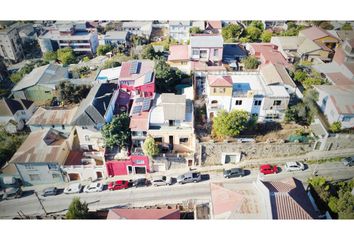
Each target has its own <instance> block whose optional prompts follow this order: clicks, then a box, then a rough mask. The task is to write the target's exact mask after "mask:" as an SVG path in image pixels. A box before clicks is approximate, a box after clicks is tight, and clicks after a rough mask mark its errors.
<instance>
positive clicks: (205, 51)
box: [200, 50, 208, 58]
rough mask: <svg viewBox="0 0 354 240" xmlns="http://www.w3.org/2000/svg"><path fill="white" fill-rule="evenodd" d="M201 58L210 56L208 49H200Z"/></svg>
mask: <svg viewBox="0 0 354 240" xmlns="http://www.w3.org/2000/svg"><path fill="white" fill-rule="evenodd" d="M200 58H208V51H207V50H201V51H200Z"/></svg>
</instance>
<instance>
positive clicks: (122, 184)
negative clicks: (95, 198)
mask: <svg viewBox="0 0 354 240" xmlns="http://www.w3.org/2000/svg"><path fill="white" fill-rule="evenodd" d="M128 187H129V182H128V181H125V180H117V181H115V182H110V183H108V190H110V191H114V190H120V189H126V188H128Z"/></svg>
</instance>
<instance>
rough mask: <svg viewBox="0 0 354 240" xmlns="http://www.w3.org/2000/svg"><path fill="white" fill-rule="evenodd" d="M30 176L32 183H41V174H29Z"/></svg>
mask: <svg viewBox="0 0 354 240" xmlns="http://www.w3.org/2000/svg"><path fill="white" fill-rule="evenodd" d="M28 176H29V178H30V180H31V181H40V180H41V178H40V176H39V174H29V175H28Z"/></svg>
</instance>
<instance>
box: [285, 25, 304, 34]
mask: <svg viewBox="0 0 354 240" xmlns="http://www.w3.org/2000/svg"><path fill="white" fill-rule="evenodd" d="M287 26H288V29H287V30H286V31H283V32H282V33H281V35H282V36H297V35H298V34H299V31H300V30H302V29H303V28H304V26H300V25H296V23H294V22H288V23H287Z"/></svg>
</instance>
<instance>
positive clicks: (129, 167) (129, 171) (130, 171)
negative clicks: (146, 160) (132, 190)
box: [128, 166, 133, 174]
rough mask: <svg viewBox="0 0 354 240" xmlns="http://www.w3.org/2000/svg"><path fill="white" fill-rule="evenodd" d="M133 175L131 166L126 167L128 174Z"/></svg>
mask: <svg viewBox="0 0 354 240" xmlns="http://www.w3.org/2000/svg"><path fill="white" fill-rule="evenodd" d="M132 173H133V167H132V166H128V174H132Z"/></svg>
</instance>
